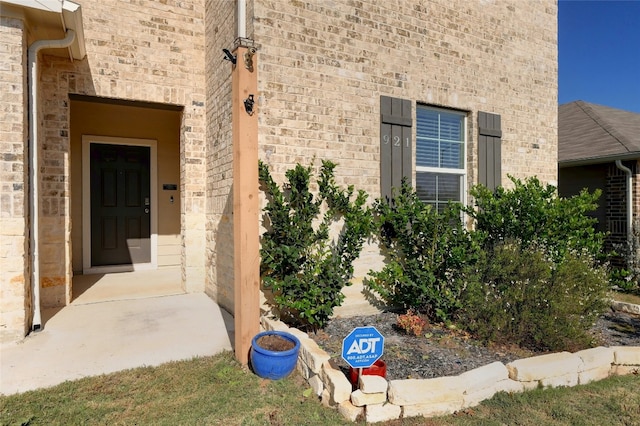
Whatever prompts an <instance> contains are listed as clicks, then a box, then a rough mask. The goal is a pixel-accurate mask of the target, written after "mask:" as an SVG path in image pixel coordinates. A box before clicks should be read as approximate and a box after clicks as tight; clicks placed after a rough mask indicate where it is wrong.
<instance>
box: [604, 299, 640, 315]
mask: <svg viewBox="0 0 640 426" xmlns="http://www.w3.org/2000/svg"><path fill="white" fill-rule="evenodd" d="M611 309H613V310H614V311H618V312H624V313H627V314H633V315H640V305H636V304H635V303H628V302H618V301H616V300H612V301H611Z"/></svg>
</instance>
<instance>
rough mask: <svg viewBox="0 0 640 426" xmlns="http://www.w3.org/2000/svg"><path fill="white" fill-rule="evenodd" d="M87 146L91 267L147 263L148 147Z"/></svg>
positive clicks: (149, 201)
mask: <svg viewBox="0 0 640 426" xmlns="http://www.w3.org/2000/svg"><path fill="white" fill-rule="evenodd" d="M90 146H91V148H90V151H91V265H92V266H106V265H131V264H135V263H149V262H150V261H151V241H150V234H151V232H150V209H151V199H150V179H149V162H150V148H149V147H145V146H130V145H108V144H98V143H92V144H91V145H90Z"/></svg>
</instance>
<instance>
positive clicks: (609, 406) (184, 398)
mask: <svg viewBox="0 0 640 426" xmlns="http://www.w3.org/2000/svg"><path fill="white" fill-rule="evenodd" d="M310 394H311V392H310V390H308V389H307V385H306V383H304V381H303V380H302V378H301V377H300V376H299V375H297V374H293V375H292V376H290V377H289V378H287V379H284V380H279V381H269V380H262V379H260V378H258V377H257V376H255V375H253V374H252V373H251V372H249V371H248V370H246V369H245V368H242V367H241V366H240V365H239V364H238V363H237V362H236V361H235V359H234V358H233V354H232V353H230V352H227V353H223V354H220V355H217V356H215V357H209V358H198V359H194V360H191V361H183V362H174V363H169V364H165V365H162V366H159V367H145V368H138V369H134V370H128V371H124V372H119V373H114V374H109V375H105V376H100V377H93V378H86V379H82V380H78V381H74V382H66V383H63V384H61V385H59V386H56V387H54V388H49V389H46V390H37V391H32V392H27V393H24V394H20V395H12V396H0V422H1V424H2V425H79V424H108V425H129V424H131V425H132V424H136V425H195V424H197V425H208V424H211V425H218V424H219V425H225V426H226V425H343V424H345V425H346V424H352V423H349V422H347V421H345V420H344V419H343V418H342V416H341V415H340V414H338V412H337V411H335V410H332V409H327V408H324V407H322V405H321V404H320V403H319V402H318V401H317V400H316V398H314V397H313V396H311V395H310ZM360 424H364V422H361V423H360ZM387 424H388V425H425V424H426V425H503V424H510V425H513V424H518V425H545V424H554V425H604V424H606V425H634V424H635V425H638V424H640V376H638V375H631V376H626V377H614V378H610V379H607V380H604V381H601V382H598V383H593V384H590V385H587V386H579V387H575V388H567V389H548V390H536V391H532V392H527V393H524V394H516V395H498V396H497V397H495V398H493V399H491V400H490V401H486V402H485V403H484V404H482V405H481V406H479V407H475V408H473V409H469V410H466V411H465V412H463V413H460V414H458V415H455V416H448V417H444V418H438V419H423V418H414V419H406V420H398V421H394V422H389V423H387Z"/></svg>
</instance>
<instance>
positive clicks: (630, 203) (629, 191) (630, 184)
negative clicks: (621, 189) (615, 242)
mask: <svg viewBox="0 0 640 426" xmlns="http://www.w3.org/2000/svg"><path fill="white" fill-rule="evenodd" d="M616 167H617V168H618V169H620V170H622V171H623V172H624V173H625V174H626V175H627V241H631V239H632V238H633V175H632V173H631V169H629V168H628V167H626V166H625V165H623V164H622V161H620V160H616Z"/></svg>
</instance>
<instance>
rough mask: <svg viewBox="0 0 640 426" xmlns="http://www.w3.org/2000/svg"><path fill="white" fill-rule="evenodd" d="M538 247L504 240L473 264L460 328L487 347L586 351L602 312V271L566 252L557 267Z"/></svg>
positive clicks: (588, 260) (584, 258)
mask: <svg viewBox="0 0 640 426" xmlns="http://www.w3.org/2000/svg"><path fill="white" fill-rule="evenodd" d="M547 253H548V250H546V249H545V248H544V247H540V246H538V245H537V244H535V243H534V244H528V245H525V244H523V243H522V242H520V241H518V240H513V239H508V240H507V241H505V242H500V243H496V244H495V245H494V246H493V247H492V248H491V249H490V250H489V251H488V252H487V253H486V256H484V258H483V259H482V261H480V262H479V263H478V265H479V266H478V270H479V274H478V275H477V277H476V278H477V280H475V281H473V282H470V283H469V285H468V286H467V288H466V289H465V292H464V294H463V301H464V304H465V309H464V310H462V311H461V312H460V323H461V324H462V325H463V326H464V327H465V328H466V329H467V330H469V331H470V332H472V333H474V334H475V335H477V336H478V337H480V338H482V339H484V340H486V341H491V342H498V343H509V344H517V345H520V346H522V347H527V348H530V349H535V350H576V349H582V348H585V347H588V346H589V345H590V344H591V343H592V342H591V340H592V337H591V336H590V335H589V332H588V330H589V329H590V328H591V327H592V325H593V323H594V322H595V320H596V319H597V318H598V317H599V316H600V315H602V313H603V312H604V310H605V308H606V299H605V297H606V293H607V290H608V282H607V278H606V271H605V270H604V268H602V267H599V266H597V265H595V264H594V263H593V260H592V258H591V257H590V256H588V255H585V254H575V253H574V252H567V253H566V254H565V257H564V258H563V259H562V260H561V261H560V262H558V263H556V262H555V261H554V260H553V259H551V258H550V257H548V254H547Z"/></svg>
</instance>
